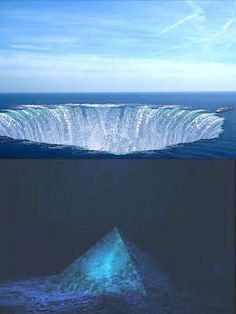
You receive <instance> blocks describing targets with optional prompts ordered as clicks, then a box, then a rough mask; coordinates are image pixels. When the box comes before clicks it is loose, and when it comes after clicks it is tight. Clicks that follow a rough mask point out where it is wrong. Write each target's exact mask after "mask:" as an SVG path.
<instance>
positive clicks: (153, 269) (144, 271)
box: [122, 234, 173, 295]
mask: <svg viewBox="0 0 236 314" xmlns="http://www.w3.org/2000/svg"><path fill="white" fill-rule="evenodd" d="M122 238H123V241H124V243H125V245H126V247H127V250H128V252H129V256H130V258H131V260H132V263H133V264H134V267H135V269H136V270H137V272H138V274H139V277H140V278H141V280H142V284H143V286H144V289H145V291H146V293H147V294H150V293H154V294H156V295H162V294H165V293H166V292H169V291H170V290H171V289H172V288H173V287H172V284H171V281H170V279H169V278H168V276H167V274H165V272H163V271H162V270H161V269H160V267H159V266H158V265H157V263H156V262H154V261H153V260H152V259H151V258H150V257H149V256H148V255H147V254H146V253H145V252H143V251H142V250H141V249H140V248H138V247H137V246H136V245H135V244H133V243H132V242H131V241H129V240H128V239H127V238H125V237H124V236H123V234H122Z"/></svg>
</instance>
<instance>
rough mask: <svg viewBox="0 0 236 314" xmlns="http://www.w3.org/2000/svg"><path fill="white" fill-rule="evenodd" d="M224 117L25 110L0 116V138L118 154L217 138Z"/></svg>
mask: <svg viewBox="0 0 236 314" xmlns="http://www.w3.org/2000/svg"><path fill="white" fill-rule="evenodd" d="M222 126H223V118H221V117H219V116H217V115H216V114H215V113H206V112H204V111H203V110H189V109H186V108H181V107H168V106H161V107H153V106H148V105H139V106H136V105H135V106H128V105H58V106H53V107H49V106H30V105H29V106H23V107H21V108H19V109H15V110H7V111H5V112H1V113H0V136H7V137H11V138H14V139H26V140H30V141H34V142H44V143H49V144H63V145H74V146H78V147H80V148H83V149H88V150H96V151H105V152H109V153H112V154H117V155H122V154H128V153H133V152H140V151H147V150H160V149H163V148H165V147H168V146H172V145H176V144H180V143H190V142H194V141H197V140H200V139H212V138H217V137H218V136H219V134H220V133H221V132H222V131H223V128H222Z"/></svg>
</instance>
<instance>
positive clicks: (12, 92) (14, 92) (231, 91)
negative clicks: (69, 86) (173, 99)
mask: <svg viewBox="0 0 236 314" xmlns="http://www.w3.org/2000/svg"><path fill="white" fill-rule="evenodd" d="M137 93H139V94H142V93H150V94H151V93H153V94H154V93H236V90H222V91H219V90H217V91H216V90H209V91H200V90H199V91H198V90H197V91H171V90H170V91H141V92H140V91H130V92H125V91H124V92H116V91H112V92H105V91H102V92H95V91H91V92H42V91H40V92H37V91H33V92H29V91H27V92H22V91H21V92H17V91H9V92H0V94H137Z"/></svg>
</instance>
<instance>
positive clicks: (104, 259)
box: [49, 228, 170, 295]
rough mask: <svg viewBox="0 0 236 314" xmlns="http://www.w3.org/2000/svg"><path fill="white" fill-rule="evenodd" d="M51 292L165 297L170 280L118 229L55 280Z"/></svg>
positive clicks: (50, 288)
mask: <svg viewBox="0 0 236 314" xmlns="http://www.w3.org/2000/svg"><path fill="white" fill-rule="evenodd" d="M49 290H50V291H57V292H80V293H85V294H93V295H98V294H104V293H118V294H119V293H125V292H138V293H141V294H143V295H147V294H150V293H155V294H163V293H165V292H167V291H169V290H170V282H169V280H168V278H167V276H166V275H165V274H164V273H163V272H161V271H160V269H159V267H158V266H157V265H156V264H155V263H154V262H153V261H152V260H151V258H150V257H148V256H147V255H146V254H145V253H144V252H143V251H142V250H140V249H139V248H138V247H136V246H135V245H134V244H133V243H132V242H131V241H129V240H128V239H127V238H126V237H125V236H124V235H123V233H121V232H120V231H119V230H118V229H117V228H114V229H113V230H112V231H111V232H109V233H108V234H107V235H105V236H104V237H103V238H102V239H101V240H100V241H98V242H97V244H95V245H94V246H93V247H92V248H90V249H89V250H88V251H87V252H85V253H84V254H83V255H82V256H81V257H79V258H78V259H77V260H76V261H75V262H74V263H72V264H71V265H70V266H68V267H67V268H66V269H65V270H64V271H63V272H62V273H60V274H59V275H57V276H55V277H54V278H53V280H52V282H51V284H50V287H49Z"/></svg>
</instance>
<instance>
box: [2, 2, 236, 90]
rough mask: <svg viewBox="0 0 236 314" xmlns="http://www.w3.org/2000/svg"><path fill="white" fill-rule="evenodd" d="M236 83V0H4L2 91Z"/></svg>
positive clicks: (169, 87) (223, 86)
mask: <svg viewBox="0 0 236 314" xmlns="http://www.w3.org/2000/svg"><path fill="white" fill-rule="evenodd" d="M207 90H216V91H220V90H221V91H227V90H231V91H233V90H236V1H235V0H234V1H227V0H223V1H207V0H202V1H196V0H195V1H194V0H186V1H185V0H182V1H164V0H163V1H158V0H156V1H135V0H132V1H101V0H100V1H91V0H90V1H63V0H60V1H56V0H51V1H46V0H42V1H37V0H34V1H9V0H8V1H4V0H1V1H0V92H11V91H13V92H18V91H19V92H93V91H94V92H105V91H107V92H112V91H117V92H119V91H207Z"/></svg>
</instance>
